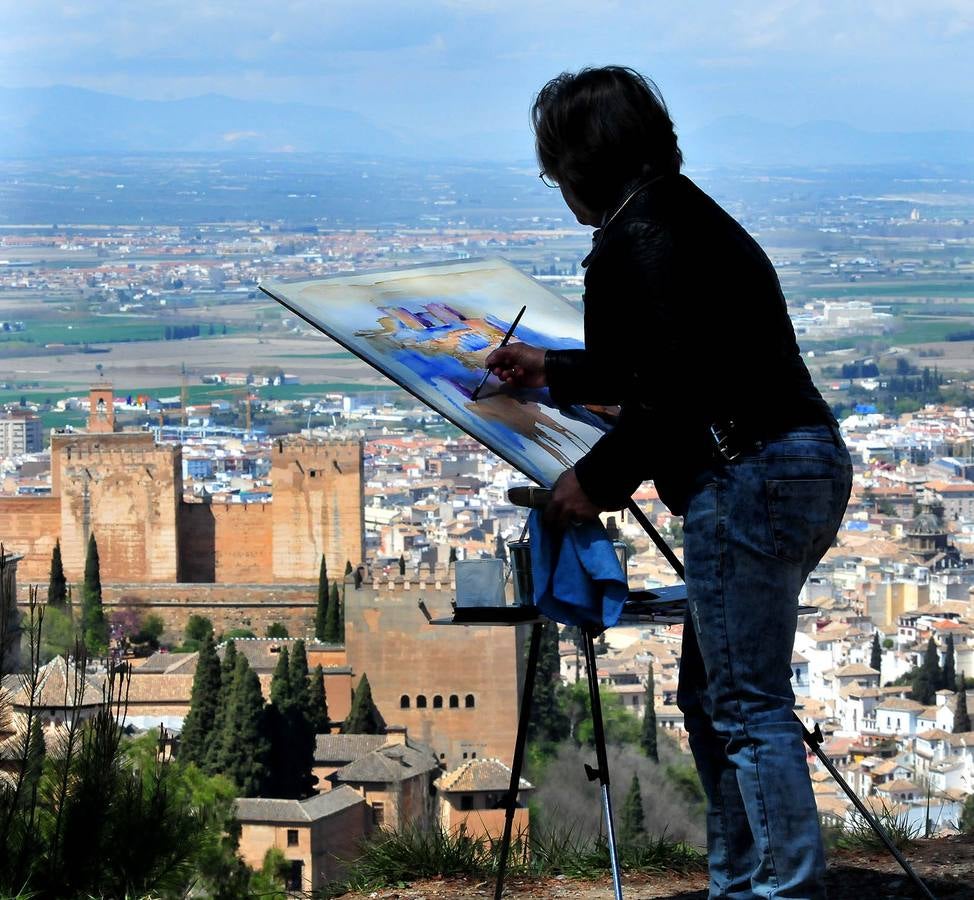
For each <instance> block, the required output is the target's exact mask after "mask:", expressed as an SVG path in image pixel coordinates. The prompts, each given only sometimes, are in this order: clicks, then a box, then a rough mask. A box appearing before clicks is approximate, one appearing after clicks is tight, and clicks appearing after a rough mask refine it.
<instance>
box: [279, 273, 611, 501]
mask: <svg viewBox="0 0 974 900" xmlns="http://www.w3.org/2000/svg"><path fill="white" fill-rule="evenodd" d="M261 290H263V291H264V292H265V293H266V294H268V295H269V296H271V297H273V298H274V299H275V300H277V301H278V302H279V303H281V304H282V305H284V306H285V307H287V308H288V309H290V310H291V311H292V312H294V313H295V314H296V315H299V316H300V317H301V318H303V319H304V320H305V321H307V322H308V323H309V324H311V325H313V326H315V327H316V328H318V329H319V330H320V331H322V332H324V333H325V334H327V335H328V336H329V337H331V338H333V339H334V340H335V341H337V342H338V343H340V344H342V345H343V346H344V347H346V348H347V349H349V350H350V351H352V352H353V353H354V354H356V355H357V356H359V357H361V358H362V359H363V360H365V361H366V362H367V363H369V364H370V365H372V366H373V367H375V368H376V369H378V370H379V371H380V372H382V373H383V374H384V375H386V376H387V377H388V378H390V379H391V380H392V381H394V382H396V384H398V385H400V386H401V387H403V388H405V389H406V390H407V391H409V392H410V393H412V394H413V395H415V396H416V397H417V398H419V399H420V400H422V401H423V402H424V403H426V404H427V405H428V406H430V407H432V408H433V409H435V410H436V411H437V412H439V413H440V414H441V415H442V416H444V417H445V418H446V419H448V420H449V421H451V422H453V423H454V424H455V425H457V426H458V427H459V428H461V429H462V430H463V431H465V432H467V433H468V434H469V435H471V436H472V437H474V438H476V439H477V440H478V441H480V442H481V443H482V444H484V445H485V446H486V447H488V448H489V449H490V450H492V451H494V452H495V453H496V454H497V455H498V456H500V457H502V458H503V459H506V460H507V461H508V462H509V463H511V465H513V466H514V467H515V468H516V469H518V470H520V471H521V472H522V473H524V474H525V475H527V476H528V477H529V478H531V479H533V480H534V481H536V482H538V483H539V484H542V485H545V486H549V485H551V484H552V483H553V482H554V481H555V479H556V478H557V477H558V475H560V474H561V473H562V472H563V471H564V470H565V469H566V468H569V467H570V466H571V465H573V464H574V463H575V462H576V461H577V460H578V459H580V458H581V457H582V456H583V455H584V454H585V453H586V452H587V451H588V449H589V448H590V447H591V446H592V444H594V443H595V441H597V440H598V439H599V437H600V436H601V435H602V434H603V433H604V432H605V431H606V430H607V429H608V427H609V426H608V425H607V421H608V420H609V418H611V417H610V416H608V415H607V413H606V411H604V410H601V409H590V408H586V407H582V406H572V407H568V408H559V407H557V406H555V405H554V403H553V402H552V400H551V398H550V397H549V395H548V392H547V390H546V389H541V390H530V391H528V390H512V389H510V388H508V387H507V386H506V385H503V384H501V383H500V382H498V381H497V379H496V378H494V377H493V376H491V377H490V379H489V380H488V382H487V384H486V385H485V387H484V389H483V390H482V391H481V392H480V394H479V396H478V399H477V400H476V401H473V400H471V394H472V393H473V391H474V389H475V388H476V387H477V385H478V384H479V383H480V381H481V379H482V378H483V375H484V360H485V359H486V357H487V354H488V353H489V352H490V351H491V350H492V349H493V348H494V347H496V346H497V345H498V344H499V343H500V341H501V339H502V338H503V336H504V334H505V333H506V331H507V330H508V328H509V327H510V325H511V323H512V322H513V321H514V318H515V317H516V316H517V313H518V310H520V308H521V306H522V305H524V306H526V307H527V310H526V312H525V314H524V316H523V318H522V319H521V321H520V323H519V324H518V326H517V329H516V331H515V334H514V337H513V338H512V340H520V341H525V342H527V343H529V344H534V345H535V346H540V347H546V348H556V349H569V348H573V347H581V346H582V339H583V331H582V317H581V314H580V313H579V312H578V311H577V310H576V309H574V308H573V307H572V306H571V305H569V304H568V303H567V302H566V301H565V300H564V299H562V298H561V297H559V296H558V295H557V294H555V293H553V292H552V291H550V290H548V289H547V288H545V287H544V286H542V285H540V284H539V283H538V282H536V281H534V280H533V279H532V278H530V277H528V276H527V275H525V274H523V273H522V272H520V271H519V270H518V269H516V268H515V267H513V266H512V265H510V264H509V263H506V262H504V261H503V260H499V259H482V260H464V261H462V262H457V263H444V264H438V265H430V266H418V267H412V268H400V269H395V270H392V271H385V272H367V273H362V274H358V275H347V276H345V275H343V276H335V277H329V278H320V279H315V280H310V281H293V282H267V283H264V284H262V285H261Z"/></svg>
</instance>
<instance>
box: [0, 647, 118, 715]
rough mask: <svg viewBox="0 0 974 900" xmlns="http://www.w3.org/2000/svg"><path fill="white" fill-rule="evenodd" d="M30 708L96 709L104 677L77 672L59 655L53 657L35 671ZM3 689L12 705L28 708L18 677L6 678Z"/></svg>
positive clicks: (27, 694) (23, 685)
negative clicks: (35, 685) (34, 687)
mask: <svg viewBox="0 0 974 900" xmlns="http://www.w3.org/2000/svg"><path fill="white" fill-rule="evenodd" d="M37 675H38V680H37V688H36V691H35V694H34V706H44V707H48V708H52V709H58V708H60V709H67V708H74V707H78V706H97V705H98V704H100V703H101V702H102V699H103V695H102V685H103V683H104V676H98V675H90V674H88V673H84V672H79V671H78V670H77V669H76V668H75V667H74V665H73V664H72V665H71V666H70V667H69V665H68V663H67V661H66V660H65V658H64V657H63V656H55V657H54V659H52V660H51V661H50V662H49V663H47V664H46V665H43V666H41V668H40V669H39V670H38V673H37ZM3 688H4V690H5V691H7V692H8V693H9V694H10V698H11V703H12V704H13V705H14V706H28V705H30V692H29V688H28V685H27V684H26V683H25V680H24V677H23V676H22V675H7V676H5V677H4V679H3Z"/></svg>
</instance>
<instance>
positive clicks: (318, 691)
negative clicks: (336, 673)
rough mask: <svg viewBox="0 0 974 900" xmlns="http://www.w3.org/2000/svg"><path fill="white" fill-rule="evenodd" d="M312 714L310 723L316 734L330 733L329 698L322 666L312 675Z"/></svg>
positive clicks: (310, 714)
mask: <svg viewBox="0 0 974 900" xmlns="http://www.w3.org/2000/svg"><path fill="white" fill-rule="evenodd" d="M309 709H310V713H309V715H308V721H309V722H310V723H311V727H312V729H313V730H314V733H315V734H327V733H328V696H327V694H326V693H325V673H324V670H323V669H322V668H321V665H320V664H319V665H317V666H315V669H314V672H313V673H312V674H311V690H310V706H309Z"/></svg>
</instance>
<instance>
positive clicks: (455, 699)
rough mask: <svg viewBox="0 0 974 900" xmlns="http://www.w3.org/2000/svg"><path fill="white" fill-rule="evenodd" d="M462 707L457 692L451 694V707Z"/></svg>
mask: <svg viewBox="0 0 974 900" xmlns="http://www.w3.org/2000/svg"><path fill="white" fill-rule="evenodd" d="M459 708H460V698H459V697H458V696H457V695H456V694H450V709H459Z"/></svg>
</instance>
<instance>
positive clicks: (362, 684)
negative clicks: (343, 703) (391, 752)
mask: <svg viewBox="0 0 974 900" xmlns="http://www.w3.org/2000/svg"><path fill="white" fill-rule="evenodd" d="M385 727H386V723H385V721H383V719H382V716H381V715H380V714H379V710H378V709H376V706H375V703H374V702H373V700H372V686H371V685H370V684H369V678H368V676H367V675H365V674H364V673H363V675H362V678H361V680H360V681H359V683H358V687H357V688H355V694H354V696H353V697H352V708H351V709H350V710H349V712H348V718H347V719H345V723H344V724H343V725H342V733H343V734H384V733H385Z"/></svg>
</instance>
